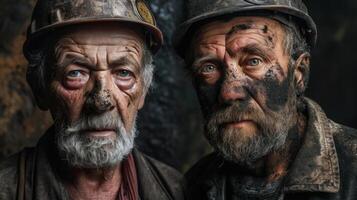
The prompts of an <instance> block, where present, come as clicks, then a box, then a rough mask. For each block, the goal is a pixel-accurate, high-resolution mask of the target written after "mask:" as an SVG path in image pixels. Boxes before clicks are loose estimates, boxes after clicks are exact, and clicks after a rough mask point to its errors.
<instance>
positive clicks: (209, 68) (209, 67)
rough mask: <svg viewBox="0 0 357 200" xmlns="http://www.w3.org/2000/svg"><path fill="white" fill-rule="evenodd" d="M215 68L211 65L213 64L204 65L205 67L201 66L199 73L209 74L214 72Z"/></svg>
mask: <svg viewBox="0 0 357 200" xmlns="http://www.w3.org/2000/svg"><path fill="white" fill-rule="evenodd" d="M216 69H217V68H216V66H215V65H213V64H206V65H203V66H202V67H201V69H200V73H211V72H214V71H216Z"/></svg>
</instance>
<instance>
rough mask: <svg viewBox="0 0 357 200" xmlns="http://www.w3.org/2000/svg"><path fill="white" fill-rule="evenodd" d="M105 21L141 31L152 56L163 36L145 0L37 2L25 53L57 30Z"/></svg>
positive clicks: (61, 0) (44, 0)
mask: <svg viewBox="0 0 357 200" xmlns="http://www.w3.org/2000/svg"><path fill="white" fill-rule="evenodd" d="M104 21H114V22H125V23H128V24H134V25H137V26H139V27H141V28H142V29H143V30H144V32H145V37H146V38H145V39H146V40H147V41H146V42H147V44H148V47H149V49H150V50H151V51H152V52H153V53H156V52H157V50H158V49H159V48H160V47H161V45H162V42H163V35H162V33H161V31H160V30H159V29H158V27H157V26H156V22H155V18H154V16H153V15H152V12H151V10H150V9H149V7H148V6H147V4H146V3H145V2H144V0H38V1H37V3H36V6H35V8H34V11H33V14H32V19H31V24H30V26H29V27H28V30H27V40H26V41H25V44H24V52H26V51H27V50H30V49H32V48H39V47H40V46H41V42H42V41H41V37H45V36H46V34H49V33H50V32H52V31H57V30H58V29H59V28H63V27H65V26H69V25H75V24H82V23H91V22H104ZM25 55H26V53H25Z"/></svg>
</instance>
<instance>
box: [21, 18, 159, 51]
mask: <svg viewBox="0 0 357 200" xmlns="http://www.w3.org/2000/svg"><path fill="white" fill-rule="evenodd" d="M94 22H120V23H126V24H131V25H136V26H138V27H141V28H143V30H144V31H147V32H148V33H149V34H150V35H151V37H152V38H151V39H150V41H148V42H149V44H148V47H149V49H150V50H151V52H152V53H153V54H155V53H157V51H158V50H159V49H160V47H161V46H162V44H163V34H162V32H161V31H160V29H158V28H157V27H155V26H153V25H151V24H149V23H146V22H144V21H139V20H131V19H128V18H119V17H116V18H113V17H108V18H100V19H98V18H81V19H73V20H67V21H64V22H58V23H54V24H51V25H49V26H45V27H43V28H41V29H38V30H36V33H33V34H31V36H30V37H28V38H27V39H26V41H25V43H24V46H23V49H24V52H26V51H27V50H29V49H31V48H34V49H38V48H41V37H43V36H46V35H48V34H50V33H51V32H53V31H57V30H60V29H62V28H64V27H67V26H71V25H76V24H87V23H94ZM30 28H31V27H29V29H30ZM28 35H29V34H28ZM144 39H146V38H144Z"/></svg>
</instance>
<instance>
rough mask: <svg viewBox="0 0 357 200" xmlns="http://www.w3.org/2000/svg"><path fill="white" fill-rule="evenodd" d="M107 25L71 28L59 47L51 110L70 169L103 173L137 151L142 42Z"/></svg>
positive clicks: (122, 29) (130, 31)
mask: <svg viewBox="0 0 357 200" xmlns="http://www.w3.org/2000/svg"><path fill="white" fill-rule="evenodd" d="M134 30H135V29H133V28H130V27H125V26H123V25H119V24H114V23H113V24H111V23H107V24H106V23H103V24H101V25H100V26H98V24H88V25H80V26H76V27H72V28H70V29H69V30H67V31H66V32H65V34H64V35H63V36H62V37H61V38H59V40H58V41H57V43H56V45H55V50H54V60H55V62H54V63H55V65H54V66H52V68H53V70H54V76H53V79H52V80H51V82H50V86H49V90H50V96H49V99H50V104H49V107H50V110H51V113H52V115H53V117H54V119H55V125H56V127H57V131H58V133H57V135H58V146H59V149H60V150H61V151H62V154H63V155H64V156H65V157H66V158H67V159H68V162H69V164H72V165H74V166H77V167H89V168H91V167H102V166H108V165H113V164H115V163H117V162H119V161H120V160H121V159H122V158H123V157H124V156H125V155H126V154H128V153H129V152H130V150H131V149H132V147H133V140H134V137H135V120H136V115H137V112H138V110H139V109H141V107H142V106H143V103H144V98H145V92H144V87H143V86H144V82H143V76H142V71H143V66H142V64H143V63H142V57H143V51H144V45H143V40H142V37H141V36H140V35H139V34H138V33H137V32H136V31H134Z"/></svg>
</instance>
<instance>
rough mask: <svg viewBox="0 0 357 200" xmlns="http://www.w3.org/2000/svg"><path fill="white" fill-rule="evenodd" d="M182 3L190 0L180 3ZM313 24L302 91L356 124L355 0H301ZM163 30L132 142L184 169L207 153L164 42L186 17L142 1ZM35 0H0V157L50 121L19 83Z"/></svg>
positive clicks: (190, 98)
mask: <svg viewBox="0 0 357 200" xmlns="http://www.w3.org/2000/svg"><path fill="white" fill-rule="evenodd" d="M187 1H189V0H187ZM305 2H306V4H307V6H308V8H309V10H310V14H311V15H312V17H313V18H314V20H315V22H316V24H317V26H318V37H319V38H318V44H317V47H316V48H315V49H314V51H313V55H312V66H311V78H310V84H309V88H308V91H307V94H306V96H308V97H310V98H312V99H314V100H315V101H317V102H318V103H319V104H320V105H321V106H322V108H323V109H324V110H325V112H326V113H327V115H328V116H329V118H331V119H332V120H334V121H336V122H339V123H342V124H345V125H348V126H351V127H354V128H357V123H356V122H357V84H356V83H357V12H356V11H357V1H355V0H343V1H335V0H323V1H321V0H306V1H305ZM148 3H149V4H150V6H151V8H152V9H153V11H154V14H155V16H156V18H157V21H158V24H159V27H160V28H161V29H162V30H163V32H164V34H165V46H164V47H163V48H162V49H161V51H160V52H159V54H158V55H157V56H156V59H155V64H156V66H157V67H156V74H155V82H154V85H153V87H152V90H151V93H150V94H149V97H148V98H147V100H146V104H145V106H144V109H143V110H141V111H140V114H139V120H138V126H139V137H138V140H137V146H138V148H140V149H141V150H142V151H144V152H145V153H147V154H149V155H151V156H152V157H155V158H157V159H159V160H162V161H164V162H166V163H168V164H170V165H172V166H174V167H176V168H177V169H179V170H181V171H183V172H184V171H185V170H187V169H188V168H189V166H191V165H192V164H193V163H194V162H196V161H197V160H198V159H199V158H200V157H201V156H203V155H204V154H206V153H208V152H209V151H210V148H209V146H208V145H207V142H206V141H205V140H204V138H203V136H202V132H203V128H202V117H201V113H200V110H199V105H198V103H197V99H196V98H197V97H196V95H195V93H194V91H193V89H192V85H191V82H190V78H189V75H188V73H187V72H185V70H184V69H183V62H182V60H180V59H179V58H178V57H177V56H175V54H174V51H173V49H172V46H171V36H172V33H173V31H174V29H175V26H176V25H178V24H179V22H181V21H182V20H183V17H184V15H185V1H184V0H148ZM34 4H35V0H0V159H1V158H3V157H5V156H8V155H10V154H12V153H14V152H16V151H18V150H20V149H22V148H23V147H25V146H32V145H35V144H36V142H37V140H38V138H39V137H40V136H41V134H42V133H44V131H45V130H46V129H47V128H48V127H49V126H50V125H51V123H52V120H51V117H50V115H49V113H47V112H43V111H40V110H39V109H38V108H37V107H36V105H35V103H34V100H33V97H32V93H31V90H30V89H29V87H28V85H27V83H26V80H25V74H26V64H27V63H26V60H25V59H24V57H23V55H22V43H23V41H24V39H25V31H26V27H27V24H28V23H29V21H30V15H31V12H32V8H33V6H34Z"/></svg>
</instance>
